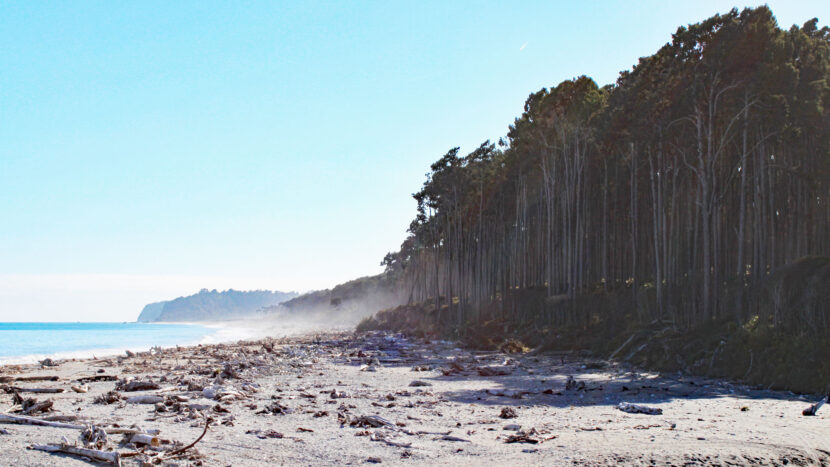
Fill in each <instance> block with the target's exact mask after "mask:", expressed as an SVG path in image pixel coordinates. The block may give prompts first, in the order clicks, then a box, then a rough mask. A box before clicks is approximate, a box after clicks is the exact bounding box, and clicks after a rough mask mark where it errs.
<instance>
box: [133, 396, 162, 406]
mask: <svg viewBox="0 0 830 467" xmlns="http://www.w3.org/2000/svg"><path fill="white" fill-rule="evenodd" d="M159 402H164V398H163V397H161V396H134V397H130V398H128V399H127V403H129V404H158V403H159Z"/></svg>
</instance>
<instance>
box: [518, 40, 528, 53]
mask: <svg viewBox="0 0 830 467" xmlns="http://www.w3.org/2000/svg"><path fill="white" fill-rule="evenodd" d="M525 47H527V42H525V43H524V44H522V46H521V47H519V52H521V51H522V50H524V49H525Z"/></svg>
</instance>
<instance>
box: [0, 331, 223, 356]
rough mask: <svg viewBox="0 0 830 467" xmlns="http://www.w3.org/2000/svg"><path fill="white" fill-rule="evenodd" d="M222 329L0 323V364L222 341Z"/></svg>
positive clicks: (102, 354)
mask: <svg viewBox="0 0 830 467" xmlns="http://www.w3.org/2000/svg"><path fill="white" fill-rule="evenodd" d="M225 333H227V331H226V330H223V329H222V328H221V327H214V326H204V325H197V324H154V323H0V364H5V363H33V362H35V361H37V360H38V359H43V358H45V357H52V358H76V357H77V358H81V357H92V356H96V355H97V356H104V355H113V354H117V353H123V352H124V351H125V350H133V351H144V350H148V349H150V348H151V347H153V346H161V347H171V346H174V345H195V344H198V343H200V342H208V343H209V342H215V341H218V340H225V339H222V338H221V337H220V338H219V339H217V338H216V336H217V335H219V336H221V335H222V334H225Z"/></svg>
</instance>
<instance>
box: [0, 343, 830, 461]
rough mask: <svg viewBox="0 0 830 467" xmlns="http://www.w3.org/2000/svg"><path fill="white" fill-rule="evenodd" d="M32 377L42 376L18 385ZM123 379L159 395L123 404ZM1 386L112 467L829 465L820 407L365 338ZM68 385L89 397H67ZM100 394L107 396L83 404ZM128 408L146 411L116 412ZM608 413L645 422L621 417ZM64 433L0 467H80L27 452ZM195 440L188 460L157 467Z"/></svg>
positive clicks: (566, 362) (580, 366)
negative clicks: (91, 446)
mask: <svg viewBox="0 0 830 467" xmlns="http://www.w3.org/2000/svg"><path fill="white" fill-rule="evenodd" d="M33 376H47V377H57V380H56V381H24V380H21V378H31V377H33ZM89 378H98V381H90V380H89ZM118 380H120V381H118ZM131 381H133V382H135V381H139V382H146V381H149V382H151V383H153V384H152V385H151V386H158V389H155V388H153V389H148V390H139V391H127V390H125V389H127V388H128V386H129V383H130V382H131ZM0 382H2V385H5V389H6V391H5V392H3V391H0V414H16V415H20V413H19V410H20V408H21V406H20V405H19V404H15V403H14V399H15V394H14V392H15V391H14V390H13V389H12V388H18V389H27V388H41V389H43V388H52V389H63V390H64V392H62V393H56V394H51V393H29V392H19V395H20V397H22V398H23V399H26V398H34V399H36V400H37V401H38V402H43V401H47V400H50V401H52V402H53V406H52V410H51V411H49V412H39V413H33V414H31V417H33V418H38V419H46V418H48V417H52V419H53V420H54V419H55V417H56V416H57V417H59V419H60V420H63V421H64V422H67V423H70V424H75V425H85V424H90V423H91V424H95V425H97V426H98V427H100V428H102V429H104V430H106V431H109V432H111V434H109V435H108V437H107V438H108V439H107V443H106V445H104V446H102V447H101V449H103V450H111V449H114V450H116V451H118V452H119V453H121V454H122V455H125V456H122V458H121V463H122V465H142V463H143V462H148V463H152V464H159V465H210V466H213V465H217V466H224V465H234V466H260V465H300V464H302V465H362V464H367V463H383V464H392V465H439V464H446V465H499V466H503V465H566V464H569V465H584V464H587V465H605V464H634V465H786V464H793V463H794V464H796V465H823V464H828V463H830V408H825V409H824V410H819V411H818V413H817V415H816V416H813V417H807V416H803V415H802V410H803V409H805V408H807V407H809V406H810V405H811V404H812V403H813V402H815V400H814V398H812V397H802V396H797V395H793V394H791V393H782V392H774V391H767V390H758V389H751V388H747V387H743V386H740V385H736V384H731V383H729V382H725V381H719V380H712V379H705V378H697V377H691V376H682V375H676V374H672V375H657V374H652V373H648V372H643V371H638V370H636V369H633V368H630V367H627V366H624V365H619V364H615V363H610V362H606V361H602V360H594V359H591V358H588V357H585V356H581V355H580V354H576V353H556V354H553V353H551V354H539V355H531V354H505V353H500V352H474V351H469V350H464V349H460V348H457V346H456V344H454V343H451V342H428V341H423V340H417V339H406V338H403V337H401V336H397V335H386V334H381V333H372V334H366V335H361V336H355V335H354V334H353V333H350V332H336V333H334V332H329V333H320V334H309V335H302V336H294V337H286V338H281V339H262V340H258V341H243V342H239V343H235V344H216V345H203V346H197V347H187V348H184V347H183V348H173V349H164V350H162V351H156V352H145V353H140V354H138V355H135V356H131V357H126V356H124V357H110V358H99V359H96V360H91V359H90V360H76V361H61V362H58V364H57V366H50V367H41V366H40V365H18V366H13V365H7V366H4V367H0ZM82 384H86V385H87V386H88V387H89V391H88V392H86V393H76V392H74V391H73V390H72V389H71V386H76V387H78V386H80V385H82ZM117 385H118V387H119V388H121V389H119V390H118V391H117V392H118V394H119V396H120V397H121V399H120V400H117V401H115V402H113V403H110V404H102V403H94V402H93V401H94V400H95V399H96V398H99V397H100V396H102V395H104V394H106V393H108V392H110V391H113V390H115V389H116V386H117ZM82 390H83V389H82ZM135 396H156V397H157V398H158V399H159V400H163V401H162V402H159V403H157V404H135V403H130V402H128V401H127V400H126V399H127V398H130V397H135ZM18 402H19V400H18ZM621 402H622V403H626V402H627V403H633V404H640V405H644V406H646V407H647V408H652V409H661V410H662V414H659V415H648V414H642V413H628V412H625V411H623V410H620V408H619V404H620V403H621ZM27 404H28V405H30V404H31V403H30V402H29V403H27ZM208 417H209V418H210V423H209V427H208V428H207V431H205V423H206V420H207V419H208ZM0 418H2V417H0ZM130 427H131V428H133V429H134V430H135V431H141V432H150V433H156V432H158V434H157V435H156V438H157V439H158V440H160V441H161V442H162V443H161V444H160V445H159V446H157V447H155V448H153V447H147V446H142V445H134V444H130V443H123V442H122V438H130V437H131V435H122V434H114V433H113V432H116V431H118V430H119V429H121V430H122V431H123V429H124V428H130ZM80 433H81V430H80V429H76V428H56V427H46V426H31V425H22V424H7V423H0V465H44V466H45V465H55V464H59V465H68V466H71V465H88V464H89V463H88V462H87V461H85V460H84V459H83V458H80V457H77V456H74V455H63V454H51V453H47V452H41V451H37V450H32V449H30V447H31V446H32V445H36V444H50V443H51V444H60V443H61V442H62V438H65V440H64V442H68V443H70V444H72V443H77V445H78V446H83V444H82V443H81V441H80V438H79V436H80ZM202 433H204V437H203V438H202V439H201V440H200V441H199V442H198V443H196V444H195V446H194V447H192V448H190V449H187V450H185V451H184V452H182V453H180V454H178V455H172V454H171V452H172V451H174V450H175V449H176V448H181V447H184V446H185V445H188V444H190V443H191V442H192V441H194V440H196V439H197V438H198V437H199V436H200V435H201V434H202ZM127 456H131V457H127Z"/></svg>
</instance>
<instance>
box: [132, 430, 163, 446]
mask: <svg viewBox="0 0 830 467" xmlns="http://www.w3.org/2000/svg"><path fill="white" fill-rule="evenodd" d="M130 442H131V443H133V444H144V445H147V446H153V447H157V446H160V445H161V441H160V440H159V439H158V437H157V436H153V435H148V434H147V433H136V434H134V435H132V436H131V437H130Z"/></svg>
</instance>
